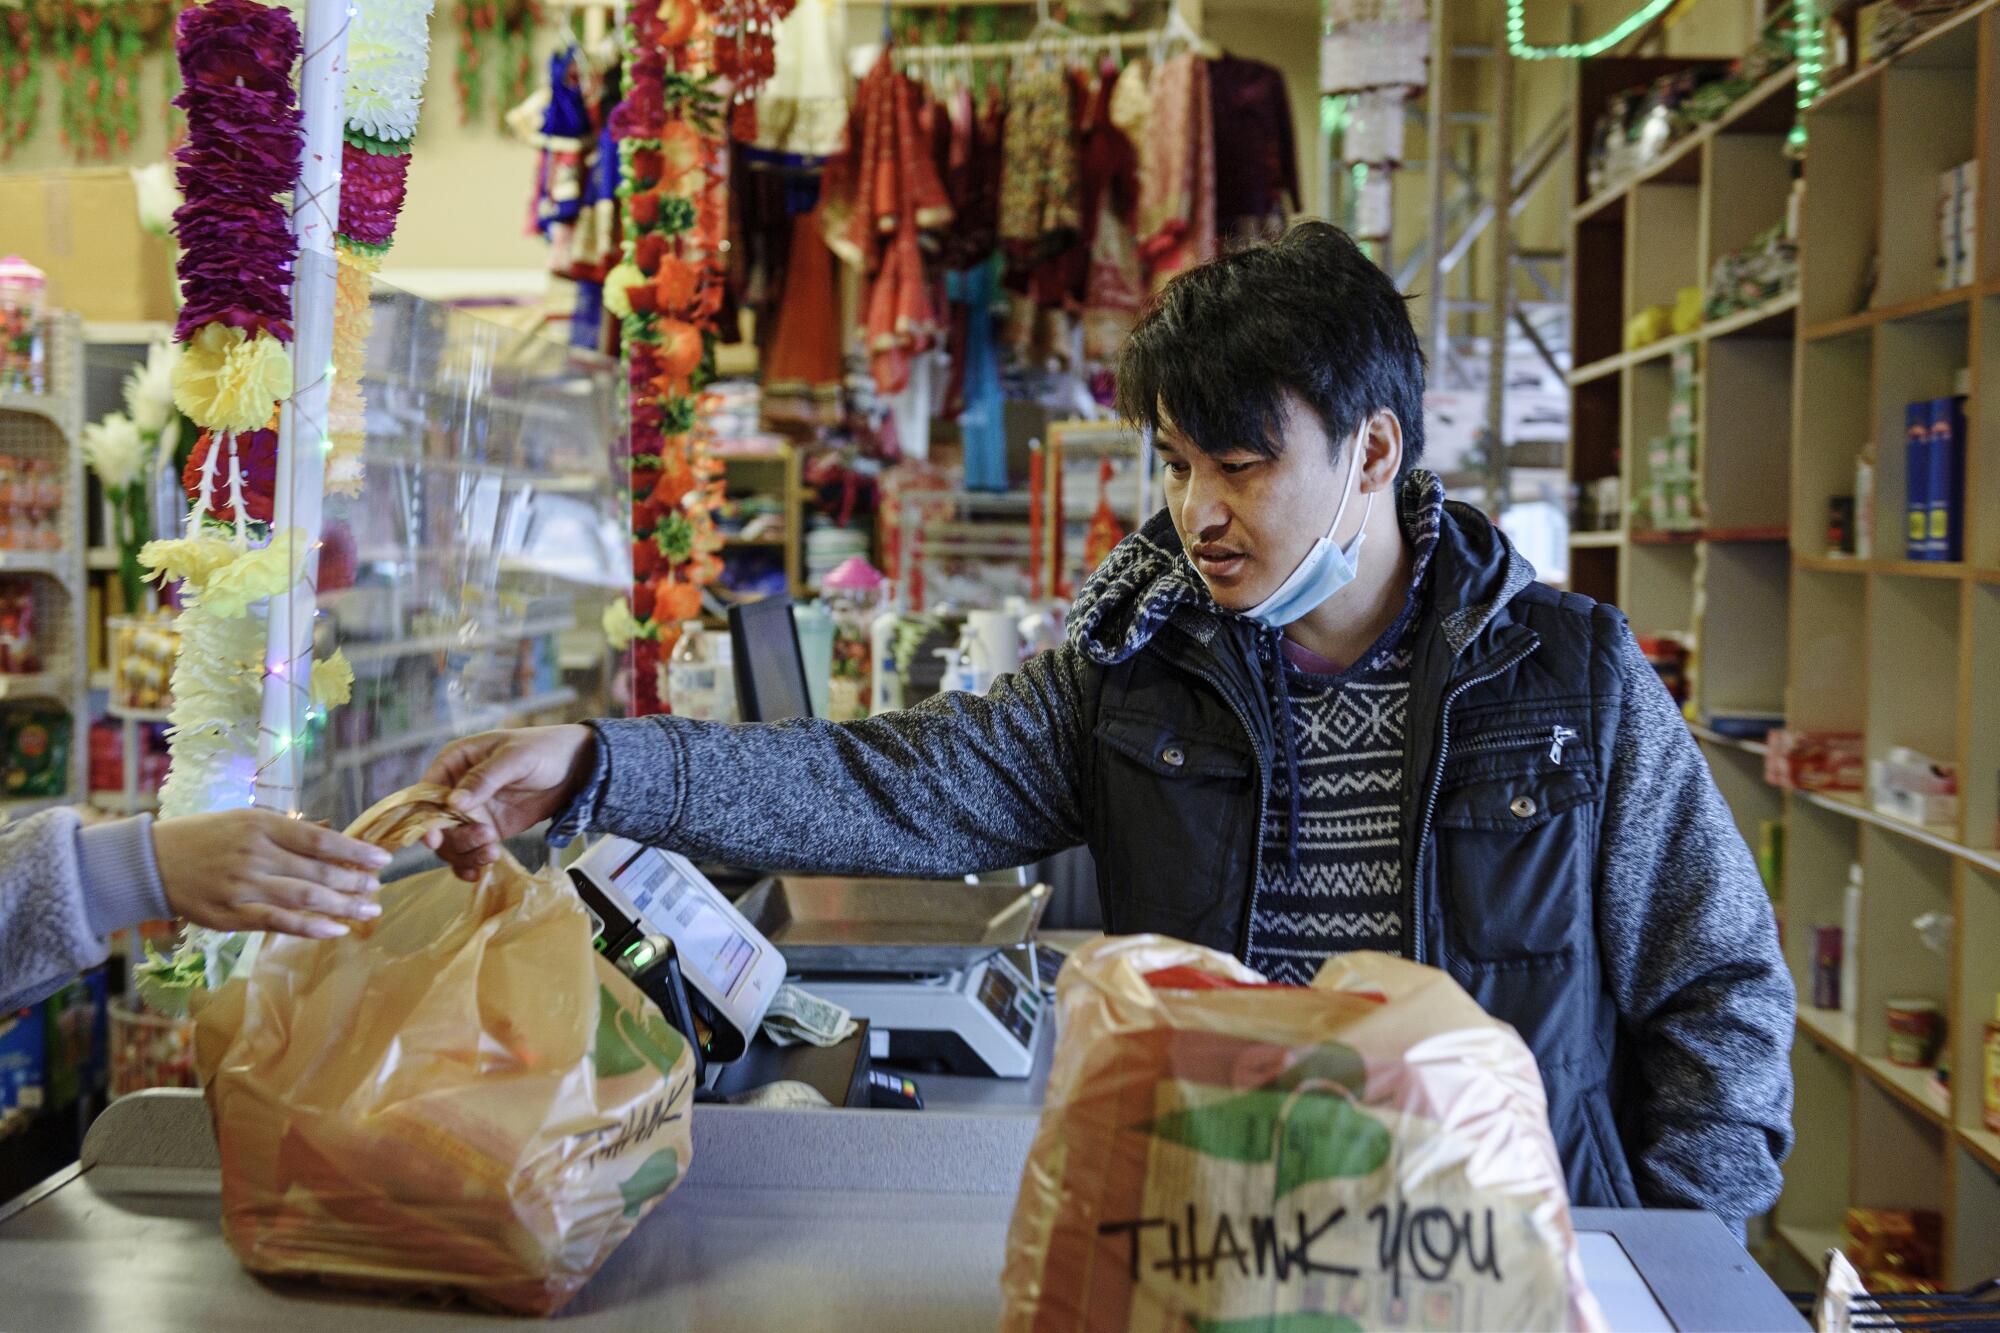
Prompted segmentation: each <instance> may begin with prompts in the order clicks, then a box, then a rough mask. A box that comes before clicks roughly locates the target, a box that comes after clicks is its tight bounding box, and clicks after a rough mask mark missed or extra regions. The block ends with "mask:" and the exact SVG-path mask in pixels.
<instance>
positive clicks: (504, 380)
mask: <svg viewBox="0 0 2000 1333" xmlns="http://www.w3.org/2000/svg"><path fill="white" fill-rule="evenodd" d="M373 308H374V329H373V332H372V334H371V336H370V338H369V342H368V353H367V373H366V374H365V375H364V377H363V379H362V391H363V394H364V397H365V399H366V404H367V411H366V420H367V434H366V444H365V447H364V449H363V453H362V462H363V464H364V468H365V470H364V473H363V477H362V481H361V487H360V493H359V495H357V496H352V497H348V496H341V495H330V496H329V497H328V499H327V503H326V511H325V522H324V529H323V541H324V543H325V544H324V546H323V548H322V550H321V552H320V579H319V586H320V593H319V611H320V615H319V621H318V625H317V627H316V632H315V652H314V656H315V658H316V659H317V660H319V661H325V660H326V659H328V658H330V657H331V656H332V655H333V653H334V651H335V650H336V649H339V650H341V651H343V652H344V653H345V655H346V657H347V660H348V662H349V663H350V664H351V665H352V667H353V670H354V685H353V697H352V699H351V701H350V702H349V703H348V704H346V705H345V706H343V707H339V708H335V709H333V710H331V712H330V713H328V714H326V715H324V716H322V717H319V718H317V719H316V720H315V721H314V722H313V723H312V724H311V726H310V728H309V731H310V735H309V738H308V742H307V744H308V749H307V752H306V756H305V764H304V779H305V790H304V792H303V798H304V799H303V800H302V802H301V805H302V807H303V809H304V811H305V813H306V814H307V815H308V816H310V817H313V818H318V819H325V820H328V821H330V822H332V823H333V824H335V825H336V826H338V825H343V824H345V823H346V822H347V821H348V820H350V819H352V818H353V817H354V816H355V815H357V814H359V813H360V812H361V811H362V810H364V809H366V808H367V807H368V806H369V805H371V804H373V803H374V802H375V801H376V800H377V799H379V798H380V797H382V796H385V795H387V794H389V793H391V792H393V791H395V790H397V789H398V788H400V787H403V786H405V785H407V784H408V783H410V782H413V781H415V780H416V779H417V778H418V777H419V776H420V775H421V774H422V772H423V768H424V765H425V764H426V763H427V762H428V761H429V759H430V757H431V756H432V754H434V753H435V752H436V750H437V749H438V748H439V747H440V746H441V745H443V744H444V743H445V742H446V741H448V740H450V739H452V738H453V737H456V736H460V735H465V734H469V733H472V732H477V731H483V730H488V729H491V728H495V727H502V726H514V725H522V724H526V723H528V722H532V721H538V720H561V719H569V718H575V717H580V716H585V715H588V714H590V713H593V712H602V711H607V710H608V709H609V707H610V704H609V699H608V689H609V685H610V670H611V668H612V666H613V664H614V659H613V658H612V655H611V654H610V653H609V652H608V650H607V649H606V648H605V644H604V635H603V631H602V628H601V616H602V612H603V609H604V607H605V605H606V604H607V603H609V602H611V601H613V600H615V599H618V598H621V597H623V596H625V595H626V593H627V592H628V591H629V588H630V584H631V554H630V547H629V545H628V543H627V541H626V537H625V532H626V526H627V524H626V519H625V508H626V500H625V499H624V492H623V483H624V481H625V477H624V475H623V474H624V467H625V448H624V431H623V425H622V419H621V409H620V397H621V395H620V388H621V376H620V374H619V368H618V365H617V363H616V362H615V361H613V360H611V359H609V358H606V357H602V356H598V355H596V354H594V353H589V352H584V351H580V350H578V349H575V348H571V347H567V346H564V345H562V344H560V343H557V342H554V341H551V340H549V339H547V338H544V337H541V336H538V335H533V334H523V333H520V332H518V331H515V330H512V329H508V328H505V327H503V326H501V325H499V324H496V323H493V322H491V321H489V320H486V319H482V318H480V317H478V316H477V315H475V314H472V313H468V312H466V311H464V310H459V309H454V308H451V307H447V306H441V305H437V304H434V303H432V302H428V301H424V300H420V299H418V298H417V297H414V296H411V295H409V294H408V293H405V292H401V291H397V290H394V289H392V288H389V287H388V286H386V285H384V284H380V283H378V284H377V285H376V288H375V292H374V300H373Z"/></svg>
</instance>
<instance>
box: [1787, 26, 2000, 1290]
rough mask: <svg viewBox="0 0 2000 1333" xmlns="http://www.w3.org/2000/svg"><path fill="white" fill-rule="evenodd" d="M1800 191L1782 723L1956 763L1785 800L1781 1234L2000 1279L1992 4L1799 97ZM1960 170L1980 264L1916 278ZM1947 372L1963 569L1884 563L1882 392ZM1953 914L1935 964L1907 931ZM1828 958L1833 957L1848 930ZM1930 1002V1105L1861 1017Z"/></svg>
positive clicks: (1915, 1078)
mask: <svg viewBox="0 0 2000 1333" xmlns="http://www.w3.org/2000/svg"><path fill="white" fill-rule="evenodd" d="M1806 128H1807V135H1808V149H1807V160H1806V167H1805V178H1806V194H1805V201H1804V208H1803V216H1802V222H1801V236H1800V252H1801V281H1800V296H1799V304H1798V311H1797V316H1796V321H1797V325H1798V337H1797V343H1796V361H1797V377H1796V381H1795V397H1794V404H1793V409H1792V413H1791V424H1792V453H1791V459H1790V469H1789V470H1790V478H1789V481H1790V485H1789V497H1790V500H1789V503H1790V512H1789V527H1790V529H1791V552H1792V558H1791V561H1790V581H1791V591H1790V597H1789V614H1788V619H1789V626H1790V629H1789V635H1788V638H1789V658H1790V664H1791V665H1790V669H1789V672H1788V675H1787V681H1786V709H1785V712H1786V718H1787V722H1788V724H1789V725H1791V726H1794V727H1802V728H1813V729H1829V730H1842V731H1858V732H1860V733H1862V734H1863V735H1864V736H1865V737H1866V744H1867V752H1868V754H1869V756H1870V757H1879V756H1881V755H1882V754H1884V753H1885V752H1886V751H1887V750H1888V749H1889V748H1890V747H1891V746H1895V745H1910V746H1914V747H1916V748H1918V749H1921V750H1923V751H1925V752H1927V753H1930V754H1933V755H1935V756H1937V757H1939V758H1940V759H1946V760H1950V761H1953V762H1955V763H1957V765H1958V766H1959V773H1960V778H1961V796H1960V804H1961V815H1960V818H1959V820H1958V821H1957V822H1956V823H1954V824H1952V825H1949V826H1931V825H1918V824H1913V823H1910V822H1908V821H1906V820H1902V819H1898V818H1896V817H1894V816H1892V815H1887V814H1883V813H1880V812H1878V811H1875V810H1873V809H1872V808H1870V806H1869V804H1868V802H1867V799H1866V798H1865V797H1864V796H1860V795H1848V794H1823V793H1811V794H1808V793H1802V792H1793V793H1785V794H1784V800H1783V810H1784V819H1785V825H1786V868H1785V883H1784V893H1783V897H1784V901H1783V911H1784V916H1785V925H1786V929H1785V946H1786V957H1787V961H1788V963H1789V964H1790V966H1791V968H1792V971H1793V975H1794V978H1795V980H1796V981H1797V982H1798V984H1799V990H1800V995H1801V1008H1800V1014H1799V1030H1798V1034H1799V1040H1798V1043H1797V1045H1796V1047H1795V1049H1794V1052H1793V1062H1794V1069H1795V1072H1796V1073H1797V1076H1798V1100H1797V1109H1796V1111H1795V1118H1796V1122H1797V1127H1798V1143H1799V1146H1798V1149H1797V1151H1796V1152H1795V1153H1794V1154H1793V1158H1792V1161H1791V1163H1789V1164H1788V1166H1787V1169H1786V1180H1787V1183H1786V1190H1785V1194H1784V1197H1783V1198H1782V1199H1781V1200H1780V1202H1779V1206H1778V1218H1777V1220H1778V1234H1779V1235H1780V1236H1781V1237H1783V1238H1784V1239H1786V1241H1787V1243H1788V1244H1789V1245H1790V1246H1791V1248H1793V1249H1794V1250H1795V1251H1799V1252H1801V1257H1802V1258H1805V1259H1808V1260H1809V1261H1812V1262H1814V1263H1816V1262H1817V1261H1818V1258H1819V1255H1818V1254H1817V1253H1813V1252H1812V1251H1813V1248H1814V1247H1815V1246H1817V1245H1819V1244H1822V1243H1823V1242H1824V1241H1825V1239H1826V1238H1827V1237H1828V1236H1829V1235H1830V1234H1831V1233H1832V1232H1833V1231H1834V1230H1835V1229H1837V1228H1838V1226H1839V1222H1840V1218H1841V1213H1842V1211H1843V1210H1844V1209H1845V1208H1846V1207H1848V1206H1850V1205H1874V1206H1882V1207H1918V1208H1933V1209H1937V1210H1939V1211H1940V1212H1942V1213H1943V1215H1944V1218H1945V1281H1946V1283H1947V1285H1964V1284H1969V1283H1971V1282H1973V1281H1976V1280H1980V1279H1983V1278H1987V1277H1991V1276H1993V1275H1995V1274H1996V1273H2000V1136H1996V1135H1993V1134H1991V1133H1989V1132H1987V1131H1986V1130H1984V1129H1983V1128H1982V1127H1981V1124H1980V1109H1979V1108H1980V1082H1981V1080H1980V1071H1981V1060H1980V1037H1981V1034H1982V1029H1983V1025H1984V1022H1985V1020H1986V1019H1987V1018H1988V1017H1990V1016H1991V1015H1992V1012H1993V1004H1994V995H1995V992H1996V991H2000V849H1996V846H1995V843H1996V827H1995V825H1996V820H2000V410H1994V409H1992V408H1991V407H1989V406H1988V404H1987V400H1988V398H1989V397H1991V396H1992V395H1994V394H1995V393H2000V291H1997V290H1996V283H1995V281H1994V279H1995V278H1996V276H2000V263H1996V256H1995V248H1994V247H1995V244H1996V242H2000V226H1996V220H2000V209H1996V207H1995V202H1996V199H1997V198H2000V196H1996V193H1995V188H1994V184H1993V181H1992V177H1991V173H1992V172H1993V171H1994V170H1995V169H1996V167H2000V163H1996V149H2000V133H1996V131H2000V10H1996V8H1995V7H1994V5H1993V4H1992V3H1991V0H1988V3H1984V4H1980V5H1977V6H1974V7H1973V8H1971V9H1969V10H1968V11H1967V12H1966V13H1965V14H1963V15H1961V16H1959V17H1957V18H1955V19H1954V20H1952V21H1951V22H1950V23H1948V24H1945V25H1943V26H1941V27H1939V28H1937V29H1934V30H1933V31H1932V32H1930V33H1927V34H1926V35H1925V36H1924V37H1922V38H1921V39H1919V40H1918V41H1916V42H1914V43H1912V44H1911V45H1910V46H1908V47H1906V48H1904V49H1903V50H1902V51H1901V52H1899V53H1898V54H1897V55H1896V56H1895V57H1893V58H1892V59H1890V60H1888V61H1886V62H1883V63H1882V64H1879V65H1877V66H1873V67H1871V68H1869V69H1867V70H1864V71H1861V72H1860V73H1857V74H1855V75H1853V76H1850V77H1849V78H1847V79H1845V80H1843V81H1841V82H1840V83H1838V84H1836V85H1835V86H1834V87H1833V88H1831V89H1830V90H1828V91H1827V92H1826V93H1825V94H1824V95H1822V96H1821V97H1820V98H1819V100H1818V101H1817V102H1815V103H1814V105H1813V107H1812V108H1811V109H1810V110H1809V112H1808V113H1807V116H1806ZM1968 159H1976V160H1977V161H1978V162H1979V171H1980V177H1981V180H1980V200H1979V204H1980V208H1979V212H1980V221H1979V238H1978V257H1979V263H1980V278H1979V280H1978V281H1975V282H1973V283H1971V284H1968V285H1966V286H1962V287H1959V288H1957V289H1956V290H1952V291H1944V292H1940V291H1937V290H1936V289H1935V288H1936V281H1935V277H1934V272H1935V270H1934V259H1935V256H1936V253H1937V226H1936V222H1935V220H1934V218H1933V214H1932V209H1933V207H1934V204H1935V199H1936V182H1937V177H1938V174H1939V173H1940V172H1942V171H1945V170H1948V169H1949V168H1951V167H1953V166H1955V165H1957V164H1958V163H1960V162H1964V161H1966V160H1968ZM1960 367H1969V368H1970V370H1971V377H1972V397H1971V400H1970V402H1969V403H1968V413H1969V414H1970V415H1969V419H1968V428H1967V433H1968V445H1967V468H1966V470H1967V477H1966V494H1967V496H1968V497H1969V500H1968V504H1967V507H1966V530H1965V537H1966V558H1965V560H1964V561H1963V562H1962V563H1955V564H1935V563H1926V562H1920V561H1909V560H1905V559H1903V558H1902V556H1903V553H1904V540H1903V534H1902V523H1903V514H1904V505H1903V501H1904V496H1905V490H1906V478H1905V476H1904V463H1903V459H1904V453H1903V447H1902V431H1903V405H1904V403H1905V402H1907V401H1910V400H1913V399H1919V398H1930V397H1938V396H1942V395H1944V394H1947V393H1950V392H1951V390H1952V380H1953V378H1954V372H1955V371H1956V370H1957V369H1959V368H1960ZM1870 441H1872V442H1873V443H1874V445H1875V452H1876V458H1877V463H1876V497H1875V514H1874V523H1873V526H1872V528H1871V529H1870V532H1869V537H1870V540H1871V545H1872V549H1873V556H1872V558H1868V559H1855V558H1852V557H1848V556H1843V555H1840V554H1838V553H1833V552H1829V551H1828V550H1827V543H1826V536H1825V533H1826V515H1827V509H1828V502H1829V501H1830V500H1831V499H1832V498H1833V497H1835V496H1839V495H1847V494H1850V493H1852V491H1853V488H1854V461H1855V456H1856V454H1857V452H1858V451H1859V450H1860V449H1861V448H1862V447H1863V445H1864V444H1866V443H1868V442H1870ZM1851 863H1852V864H1859V865H1860V866H1861V867H1862V872H1863V896H1862V920H1861V930H1860V940H1859V951H1858V971H1859V978H1860V986H1859V991H1860V993H1859V997H1858V1001H1857V1005H1856V1012H1855V1013H1853V1014H1851V1015H1850V1014H1841V1013H1837V1012H1828V1011H1822V1010H1816V1009H1812V1008H1810V1007H1809V1006H1810V996H1811V973H1812V963H1813V959H1812V957H1811V951H1812V928H1813V927H1814V926H1817V925H1832V924H1838V923H1839V922H1840V921H1841V918H1842V903H1843V894H1844V891H1845V886H1846V881H1847V871H1848V866H1849V865H1850V864H1851ZM1926 912H1935V913H1939V914H1946V915H1950V916H1951V917H1953V919H1954V922H1955V926H1954V930H1953V933H1952V944H1951V952H1950V956H1949V957H1948V958H1947V957H1940V956H1939V955H1937V954H1935V953H1933V952H1931V951H1930V950H1929V949H1928V948H1927V947H1925V945H1924V944H1923V943H1922V941H1921V940H1920V938H1919V936H1918V934H1917V932H1916V931H1915V929H1914V928H1913V927H1912V924H1911V923H1912V921H1913V920H1914V919H1915V918H1916V917H1918V916H1919V915H1922V914H1924V913H1926ZM1848 947H1850V948H1852V947H1854V945H1853V944H1852V943H1850V944H1849V946H1848ZM1906 996H1916V997H1922V998H1926V999H1931V1000H1935V1001H1937V1002H1938V1003H1939V1004H1940V1005H1941V1006H1943V1008H1944V1009H1945V1011H1946V1014H1947V1035H1946V1040H1947V1042H1948V1045H1949V1050H1950V1054H1951V1057H1952V1067H1953V1071H1954V1072H1953V1078H1952V1086H1951V1093H1950V1101H1949V1105H1948V1106H1940V1105H1939V1104H1938V1103H1937V1102H1936V1101H1934V1100H1933V1097H1932V1094H1931V1092H1930V1090H1929V1087H1928V1082H1929V1079H1928V1074H1927V1073H1926V1072H1925V1071H1918V1070H1909V1069H1903V1068H1900V1067H1898V1066H1895V1065H1893V1064H1891V1063H1889V1061H1888V1059H1887V1053H1888V1052H1887V1030H1886V1024H1885V1021H1884V1006H1885V1004H1886V1002H1887V1001H1888V1000H1889V999H1891V998H1903V997H1906Z"/></svg>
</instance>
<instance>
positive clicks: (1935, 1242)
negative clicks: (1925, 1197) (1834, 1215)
mask: <svg viewBox="0 0 2000 1333" xmlns="http://www.w3.org/2000/svg"><path fill="white" fill-rule="evenodd" d="M1943 1237H1944V1222H1943V1219H1942V1218H1941V1217H1940V1216H1939V1215H1938V1214H1937V1213H1934V1212H1931V1211H1929V1210H1927V1209H1907V1208H1849V1209H1848V1210H1847V1215H1846V1217H1845V1219H1844V1220H1843V1221H1842V1222H1841V1227H1840V1248H1841V1251H1842V1253H1844V1254H1845V1255H1846V1256H1847V1260H1848V1262H1849V1263H1851V1264H1853V1265H1854V1266H1855V1268H1857V1269H1859V1270H1860V1272H1861V1280H1862V1282H1863V1283H1865V1284H1866V1285H1867V1287H1868V1290H1869V1291H1871V1292H1874V1293H1877V1294H1887V1293H1890V1292H1915V1291H1936V1290H1937V1285H1936V1284H1937V1280H1938V1277H1939V1269H1938V1263H1939V1256H1940V1255H1941V1254H1942V1253H1943Z"/></svg>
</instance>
